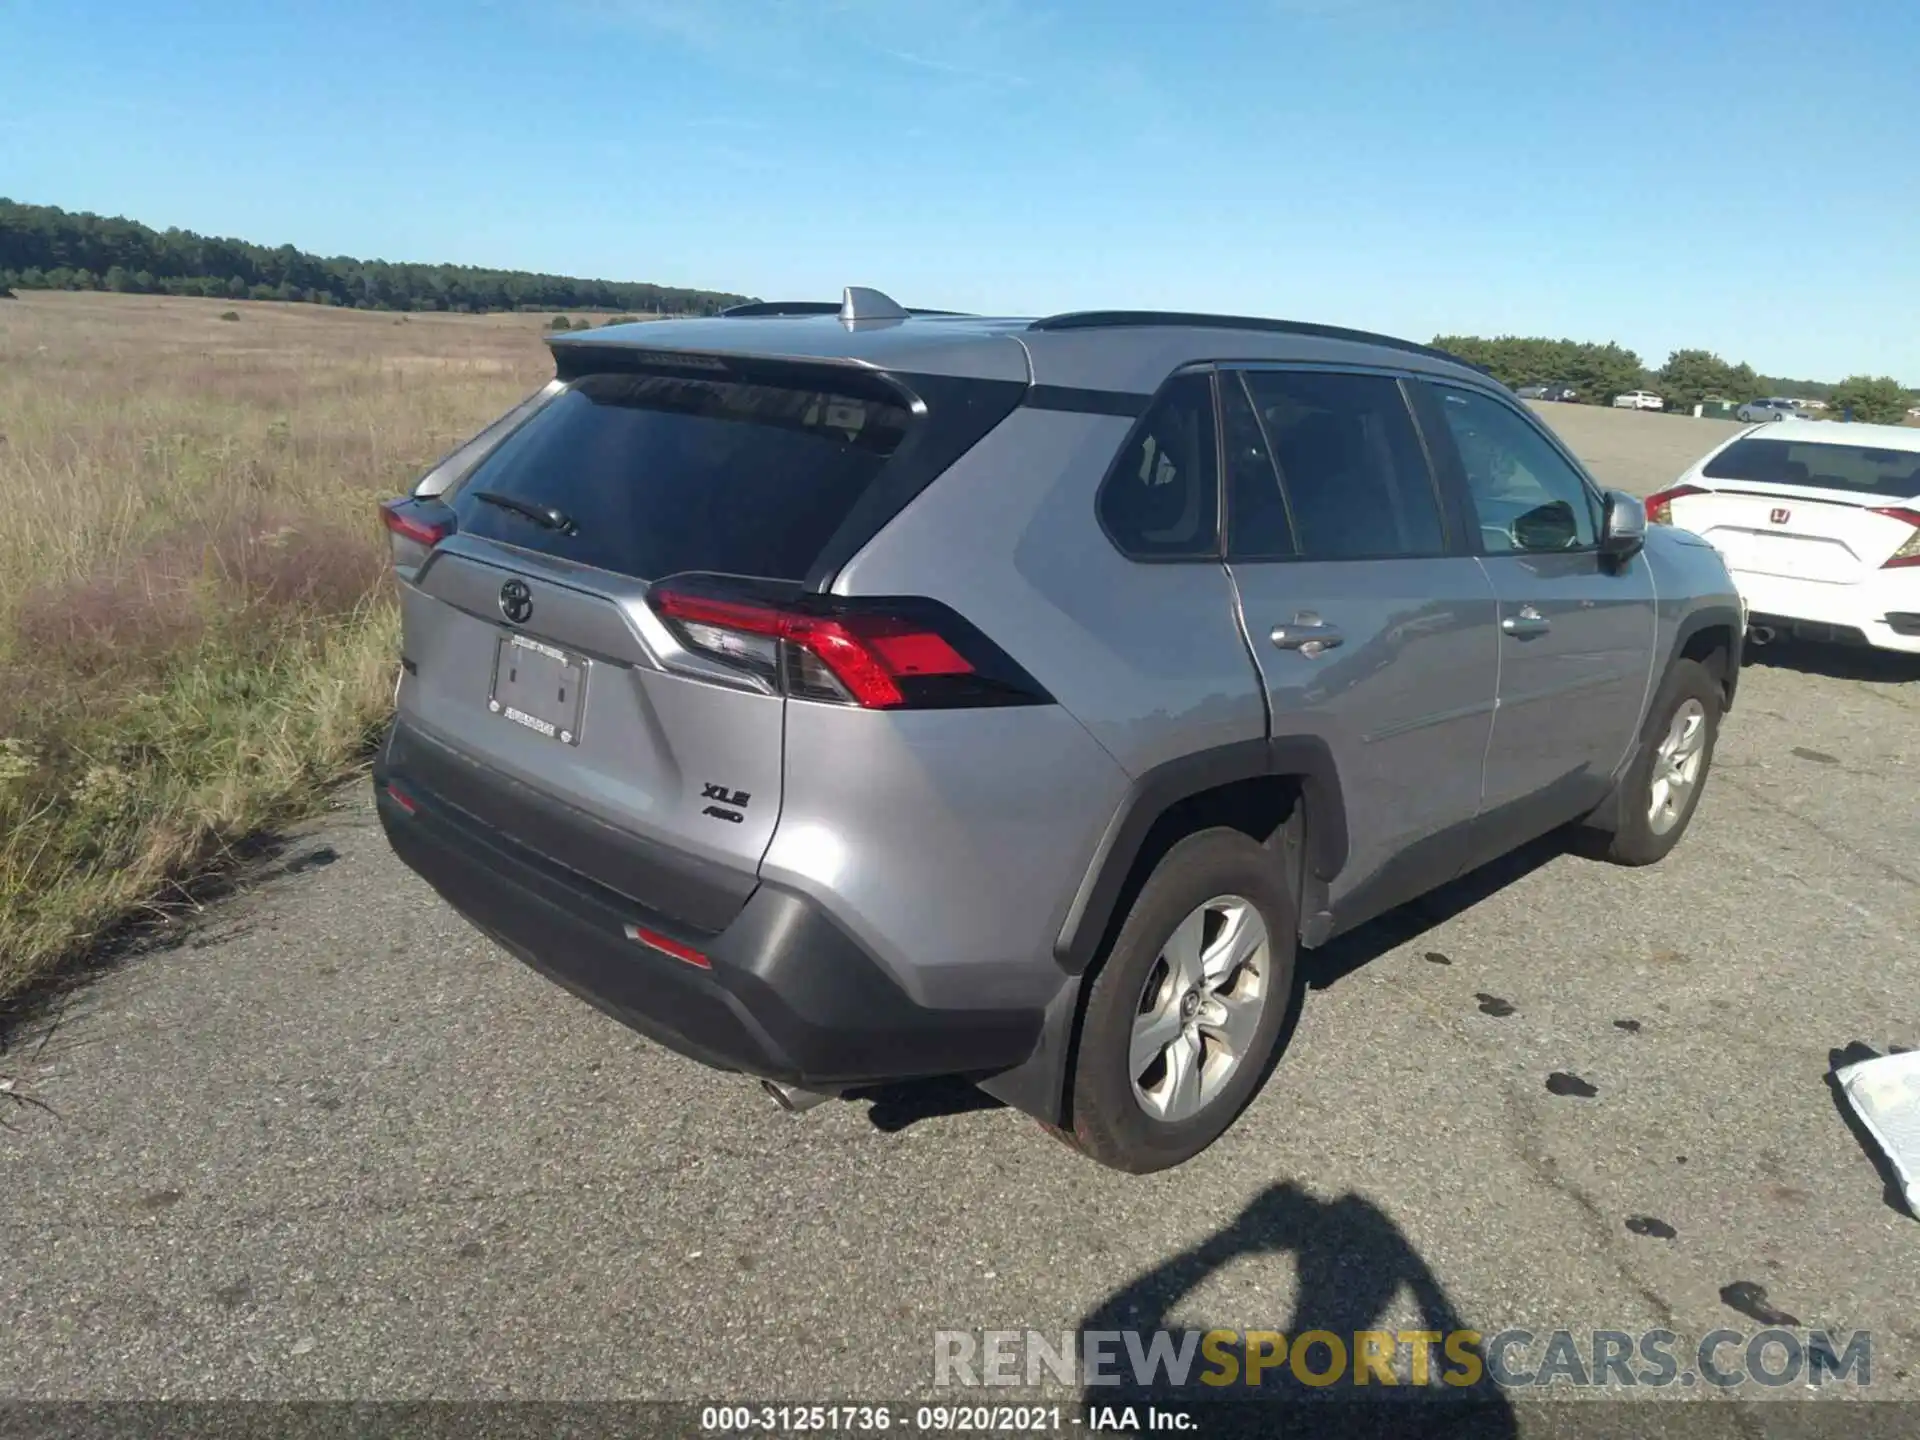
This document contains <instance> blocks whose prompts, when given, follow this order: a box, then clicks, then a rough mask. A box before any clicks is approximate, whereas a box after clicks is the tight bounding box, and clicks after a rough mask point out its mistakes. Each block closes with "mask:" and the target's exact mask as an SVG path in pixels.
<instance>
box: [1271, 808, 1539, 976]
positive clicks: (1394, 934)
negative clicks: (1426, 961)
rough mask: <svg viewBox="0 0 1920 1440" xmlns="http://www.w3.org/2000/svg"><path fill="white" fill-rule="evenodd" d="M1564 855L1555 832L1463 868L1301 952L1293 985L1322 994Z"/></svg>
mask: <svg viewBox="0 0 1920 1440" xmlns="http://www.w3.org/2000/svg"><path fill="white" fill-rule="evenodd" d="M1569 853H1572V852H1571V851H1570V850H1569V848H1568V844H1567V838H1566V835H1565V833H1564V832H1561V831H1555V832H1553V833H1552V834H1549V835H1543V836H1541V837H1540V838H1539V839H1538V840H1533V841H1529V842H1528V843H1527V844H1525V845H1522V846H1521V847H1520V848H1519V849H1518V850H1514V851H1511V852H1510V853H1508V854H1506V855H1502V856H1500V857H1499V858H1498V859H1497V860H1491V861H1489V862H1487V863H1486V864H1485V865H1482V866H1481V867H1480V868H1479V869H1477V870H1469V871H1468V872H1467V873H1466V874H1465V875H1462V876H1461V877H1460V878H1459V879H1458V880H1450V881H1448V882H1447V883H1446V884H1444V885H1442V886H1440V887H1438V888H1437V889H1434V890H1430V891H1429V892H1427V893H1426V894H1425V895H1422V896H1420V897H1419V898H1418V899H1416V900H1409V901H1408V902H1407V903H1406V904H1404V905H1401V906H1399V907H1397V908H1396V909H1393V910H1389V911H1388V912H1387V913H1386V914H1384V915H1382V916H1380V917H1379V918H1377V919H1374V920H1369V921H1368V922H1367V923H1366V924H1364V925H1362V926H1360V927H1358V928H1357V929H1354V930H1350V931H1348V932H1347V933H1346V934H1345V935H1341V936H1339V937H1337V938H1336V939H1333V940H1329V941H1328V942H1327V943H1326V944H1325V945H1322V946H1320V947H1319V948H1318V949H1315V950H1302V951H1301V952H1300V960H1299V966H1298V970H1299V981H1303V982H1304V983H1305V985H1306V987H1307V988H1308V989H1312V990H1325V989H1327V988H1328V987H1329V986H1331V985H1333V984H1336V983H1337V982H1339V981H1341V980H1344V979H1345V978H1346V977H1347V976H1349V975H1351V974H1352V973H1353V972H1354V971H1356V970H1358V969H1359V968H1360V967H1361V966H1363V965H1365V964H1367V963H1368V962H1369V961H1371V960H1377V959H1379V958H1380V957H1381V956H1382V955H1384V954H1386V953H1387V952H1388V951H1389V950H1392V949H1394V948H1395V947H1396V946H1400V945H1405V944H1407V943H1408V942H1409V941H1412V940H1417V939H1419V938H1420V937H1421V936H1422V935H1424V934H1426V933H1427V931H1429V930H1431V929H1433V928H1434V927H1435V926H1438V925H1442V924H1445V923H1446V922H1447V921H1449V920H1451V919H1453V917H1454V916H1456V915H1459V914H1462V913H1463V912H1465V911H1467V910H1471V909H1472V908H1473V907H1474V906H1475V905H1478V904H1479V903H1480V902H1481V901H1483V900H1490V899H1492V898H1493V897H1494V896H1495V895H1497V894H1499V893H1500V892H1501V891H1502V890H1504V889H1506V888H1507V886H1509V885H1512V884H1515V883H1516V882H1518V881H1520V880H1524V879H1525V878H1526V877H1527V876H1529V875H1531V874H1532V873H1533V872H1534V871H1536V870H1538V869H1539V868H1540V867H1541V866H1543V865H1545V864H1547V863H1548V862H1550V861H1553V860H1557V859H1559V858H1560V857H1561V856H1562V855H1566V854H1569ZM1297 983H1298V982H1297Z"/></svg>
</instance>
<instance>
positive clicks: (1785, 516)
mask: <svg viewBox="0 0 1920 1440" xmlns="http://www.w3.org/2000/svg"><path fill="white" fill-rule="evenodd" d="M1767 518H1768V519H1769V520H1771V521H1773V523H1774V524H1776V525H1784V524H1786V523H1787V521H1788V520H1790V519H1792V518H1793V512H1792V511H1790V510H1775V511H1774V512H1773V513H1772V514H1771V515H1769V516H1767Z"/></svg>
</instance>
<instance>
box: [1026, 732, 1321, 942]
mask: <svg viewBox="0 0 1920 1440" xmlns="http://www.w3.org/2000/svg"><path fill="white" fill-rule="evenodd" d="M1269 775H1281V776H1297V777H1299V780H1300V787H1301V793H1302V797H1303V799H1304V800H1305V802H1306V809H1307V816H1308V824H1307V869H1308V871H1309V873H1310V875H1311V876H1312V878H1314V879H1316V880H1319V881H1322V882H1325V881H1328V880H1331V879H1332V878H1333V877H1334V876H1335V875H1337V874H1339V873H1340V868H1341V866H1343V865H1344V864H1346V860H1347V810H1346V799H1345V796H1344V795H1343V794H1342V792H1341V788H1340V775H1339V771H1338V769H1337V768H1336V767H1335V765H1334V759H1333V751H1332V750H1331V749H1330V748H1329V747H1328V745H1327V742H1326V741H1325V740H1323V739H1321V738H1320V737H1319V736H1317V735H1276V736H1273V737H1272V738H1270V739H1266V740H1241V741H1236V742H1234V743H1231V744H1228V745H1221V746H1216V747H1214V748H1212V749H1208V750H1201V751H1197V752H1195V753H1194V754H1191V755H1182V756H1180V757H1178V758H1177V759H1174V760H1169V761H1167V762H1166V763H1165V764H1162V765H1157V766H1155V767H1154V768H1153V769H1151V770H1148V771H1146V772H1145V773H1144V774H1142V775H1140V776H1138V777H1137V778H1136V779H1135V780H1134V782H1133V784H1132V785H1131V786H1129V787H1128V790H1127V793H1126V795H1125V796H1124V797H1123V798H1122V799H1121V801H1120V804H1119V806H1118V808H1117V809H1116V810H1115V811H1114V813H1113V816H1112V818H1111V819H1109V820H1108V822H1107V826H1106V829H1105V830H1104V831H1103V832H1102V833H1101V836H1100V841H1099V844H1098V845H1096V846H1095V847H1094V852H1093V858H1092V860H1091V861H1090V862H1089V863H1088V866H1087V870H1086V874H1085V875H1084V876H1083V877H1082V878H1081V881H1080V885H1079V887H1078V889H1076V890H1075V892H1074V896H1073V900H1072V903H1071V904H1069V905H1068V907H1067V914H1066V918H1065V920H1064V921H1063V922H1062V924H1061V926H1060V933H1059V935H1058V937H1057V938H1056V939H1055V941H1054V946H1053V954H1054V958H1055V960H1057V961H1058V962H1059V964H1060V966H1061V968H1063V969H1064V970H1066V971H1067V972H1068V973H1069V974H1072V975H1079V974H1082V973H1084V972H1085V971H1086V969H1087V967H1088V966H1090V965H1091V964H1092V963H1093V960H1094V957H1095V955H1096V954H1097V953H1098V952H1099V949H1100V946H1101V944H1102V943H1103V942H1104V941H1105V939H1106V936H1107V933H1108V931H1109V930H1110V929H1111V927H1112V923H1113V921H1114V919H1115V915H1114V911H1115V908H1116V906H1117V905H1118V903H1119V900H1120V897H1121V895H1122V893H1123V892H1124V890H1125V888H1126V884H1127V879H1128V877H1129V875H1130V874H1131V873H1132V870H1133V866H1134V862H1135V861H1136V860H1137V859H1138V858H1139V855H1140V851H1141V847H1142V846H1143V845H1144V844H1145V842H1146V839H1147V836H1148V834H1149V833H1150V832H1151V831H1152V829H1153V827H1154V824H1155V823H1156V822H1157V821H1158V820H1159V819H1160V817H1161V816H1162V815H1164V814H1166V813H1167V811H1168V810H1170V809H1171V808H1172V807H1173V806H1175V805H1177V804H1179V803H1180V802H1181V801H1183V800H1189V799H1192V798H1193V797H1194V796H1196V795H1199V794H1202V793H1204V792H1206V791H1208V790H1216V789H1218V788H1220V787H1221V786H1223V785H1231V784H1233V783H1234V782H1236V781H1240V780H1256V779H1260V778H1262V777H1264V776H1269Z"/></svg>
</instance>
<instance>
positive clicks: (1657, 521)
mask: <svg viewBox="0 0 1920 1440" xmlns="http://www.w3.org/2000/svg"><path fill="white" fill-rule="evenodd" d="M1712 493H1713V492H1712V491H1711V490H1709V489H1707V488H1706V487H1705V486H1704V485H1675V486H1674V487H1673V488H1672V489H1670V490H1660V491H1656V492H1655V493H1654V494H1652V495H1649V496H1648V497H1647V520H1648V521H1649V522H1650V523H1652V524H1654V525H1671V524H1672V523H1673V502H1674V501H1676V500H1684V499H1686V497H1687V496H1689V495H1711V494H1712Z"/></svg>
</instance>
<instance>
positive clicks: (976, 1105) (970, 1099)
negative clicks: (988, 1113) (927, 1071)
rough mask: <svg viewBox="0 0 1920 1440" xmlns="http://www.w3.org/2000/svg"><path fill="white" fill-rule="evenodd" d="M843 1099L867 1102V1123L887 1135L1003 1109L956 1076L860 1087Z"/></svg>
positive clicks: (966, 1081) (988, 1096) (982, 1092)
mask: <svg viewBox="0 0 1920 1440" xmlns="http://www.w3.org/2000/svg"><path fill="white" fill-rule="evenodd" d="M846 1098H847V1099H849V1100H865V1101H868V1102H869V1105H868V1109H867V1122H868V1123H869V1124H870V1125H872V1126H873V1128H874V1129H876V1130H883V1131H885V1132H887V1133H888V1134H892V1133H894V1132H895V1131H898V1130H905V1129H906V1128H907V1127H908V1126H909V1125H918V1124H919V1123H920V1122H921V1121H922V1120H936V1119H938V1118H939V1117H941V1116H942V1115H969V1114H972V1113H973V1112H974V1111H976V1110H1003V1109H1005V1108H1006V1107H1005V1106H1004V1105H1002V1104H1001V1102H1000V1101H998V1100H996V1099H994V1098H993V1096H991V1095H989V1094H987V1092H986V1091H984V1090H982V1089H981V1088H980V1087H979V1086H977V1085H975V1084H974V1083H973V1082H972V1081H970V1080H963V1079H961V1078H959V1077H958V1076H947V1077H943V1078H940V1079H934V1080H902V1081H898V1082H896V1083H893V1084H887V1085H864V1086H861V1087H860V1088H858V1089H855V1090H849V1091H848V1092H847V1095H846Z"/></svg>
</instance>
